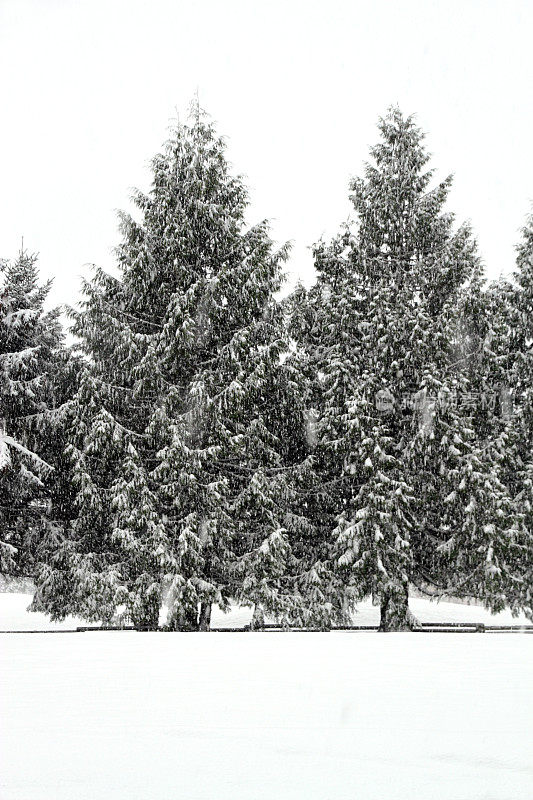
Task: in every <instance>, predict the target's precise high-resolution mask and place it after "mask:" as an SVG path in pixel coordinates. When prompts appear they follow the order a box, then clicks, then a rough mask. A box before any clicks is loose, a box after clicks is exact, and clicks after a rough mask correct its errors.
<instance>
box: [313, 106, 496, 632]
mask: <svg viewBox="0 0 533 800" xmlns="http://www.w3.org/2000/svg"><path fill="white" fill-rule="evenodd" d="M379 128H380V132H381V136H382V141H381V142H380V144H378V145H377V146H376V147H374V148H372V150H371V154H372V157H373V163H371V164H369V165H367V167H366V171H365V176H364V178H359V179H356V180H355V181H353V183H352V192H353V194H352V202H353V204H354V207H355V210H356V212H357V227H356V228H355V230H353V231H352V230H351V229H350V227H346V228H345V230H344V231H343V232H342V233H341V235H340V236H339V237H338V238H337V239H336V240H334V241H333V242H332V244H331V245H326V244H324V243H321V244H320V245H318V246H317V248H316V249H315V263H316V267H317V271H318V280H317V284H316V286H315V287H314V288H313V289H312V290H311V292H310V293H309V298H308V305H309V308H310V310H309V311H308V312H306V314H305V315H304V317H306V319H307V323H306V326H307V329H306V333H305V335H304V336H303V338H302V341H303V343H304V346H305V348H306V350H307V351H308V353H310V356H309V357H310V358H311V359H312V360H314V362H315V363H316V368H317V373H318V375H319V376H320V377H319V384H320V385H319V387H318V396H319V397H320V398H321V400H320V408H319V422H318V426H317V430H318V441H317V448H316V452H315V464H316V467H317V469H316V480H317V485H318V487H319V488H320V489H321V490H322V496H323V503H322V507H323V512H324V516H323V524H324V527H323V535H324V539H325V541H326V542H327V543H328V545H327V546H328V552H329V562H328V563H329V581H330V592H331V596H332V598H333V599H334V602H335V599H336V602H337V605H338V606H339V610H340V611H344V612H347V611H350V610H351V609H353V607H354V604H355V603H356V601H357V600H358V599H360V598H362V597H363V596H365V595H368V594H371V595H372V596H373V597H374V599H375V601H376V602H378V603H379V604H380V606H381V627H382V629H384V630H387V629H391V628H393V629H399V628H404V627H411V626H412V625H414V624H415V622H414V620H413V619H412V616H411V615H410V613H409V609H408V587H409V583H411V582H413V583H420V584H423V583H428V582H429V583H430V584H434V583H435V582H437V583H438V582H440V580H442V579H443V576H445V575H447V573H448V572H449V570H450V568H451V567H450V565H451V561H450V560H449V552H446V543H447V542H448V543H449V542H450V531H451V530H452V529H453V531H454V533H455V535H456V539H454V543H455V544H456V545H457V547H460V548H462V549H464V548H467V547H468V544H467V541H466V540H467V537H468V535H469V534H467V533H466V531H467V530H468V531H470V532H471V528H472V526H473V527H474V528H475V529H476V530H477V526H478V525H481V527H483V520H482V517H483V514H482V513H481V511H480V509H483V504H482V495H483V492H488V491H489V490H488V489H487V488H485V484H484V479H485V478H486V477H487V475H488V473H489V472H490V470H489V469H488V465H487V464H483V463H477V461H476V457H477V456H476V453H477V451H476V440H475V435H474V432H473V431H472V430H471V425H470V424H469V415H468V413H466V414H465V412H464V409H462V408H459V407H458V406H457V404H456V403H455V402H453V398H454V397H456V396H457V394H458V393H459V394H461V393H464V392H465V391H466V389H467V387H468V381H467V374H466V370H464V369H463V367H462V366H459V364H458V363H456V360H455V359H454V354H456V353H457V348H458V339H459V337H458V333H457V332H458V325H459V317H458V306H459V305H460V303H459V301H460V299H461V293H462V292H464V291H469V289H468V287H469V286H474V284H475V283H476V281H477V280H479V274H480V265H479V260H478V258H477V256H476V252H475V244H474V242H473V241H472V238H471V234H470V231H469V229H468V227H466V226H463V227H461V228H459V229H458V230H457V231H456V232H454V230H453V221H454V220H453V215H451V214H450V213H447V212H444V211H443V206H444V203H445V201H446V199H447V195H448V192H449V188H450V185H451V179H450V178H447V179H446V180H444V181H443V182H441V183H440V184H438V185H437V186H436V187H434V188H431V179H432V174H433V173H432V171H431V170H427V169H425V167H426V164H427V162H428V159H429V156H428V155H427V153H426V151H425V149H424V147H423V135H422V133H421V132H420V130H419V129H418V128H417V127H416V125H415V124H414V122H413V120H412V118H407V119H405V118H404V117H402V115H401V114H400V112H399V111H398V110H396V109H392V110H391V111H390V112H389V114H388V116H387V117H386V118H385V119H383V120H381V122H380V125H379ZM309 320H311V322H309ZM473 463H475V464H476V470H475V474H476V479H475V481H474V483H469V482H468V481H467V482H465V484H464V488H463V489H462V490H461V492H462V494H461V495H460V496H459V495H458V494H457V495H455V497H453V496H450V495H451V494H452V493H451V491H450V489H449V487H448V483H449V482H450V481H451V482H452V483H454V484H455V482H456V481H457V482H458V483H459V484H461V482H462V481H463V478H464V476H465V475H469V474H470V472H471V470H472V468H473V466H472V465H473ZM481 487H483V488H481ZM474 495H475V498H476V500H475V502H474V503H473V504H470V500H471V499H472V497H473V496H474ZM446 498H448V506H447V508H449V509H450V508H452V507H453V520H448V519H446V518H444V517H443V515H442V509H443V507H444V500H445V499H446ZM452 500H455V501H456V502H452ZM468 508H470V511H468V510H467V509H468ZM474 508H475V509H476V510H475V513H474V510H473V509H474ZM456 564H457V561H456ZM444 582H446V577H444ZM339 593H340V596H341V597H342V600H339Z"/></svg>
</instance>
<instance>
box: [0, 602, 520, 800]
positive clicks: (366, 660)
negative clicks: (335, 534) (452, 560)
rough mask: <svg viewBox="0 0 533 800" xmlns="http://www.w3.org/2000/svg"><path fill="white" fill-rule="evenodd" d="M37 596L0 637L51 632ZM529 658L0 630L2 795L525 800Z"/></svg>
mask: <svg viewBox="0 0 533 800" xmlns="http://www.w3.org/2000/svg"><path fill="white" fill-rule="evenodd" d="M29 600H30V597H29V596H27V595H26V596H23V595H12V594H1V595H0V628H3V629H6V628H12V627H15V628H18V629H23V628H26V629H28V628H39V627H41V625H42V623H43V620H42V619H39V617H38V616H37V615H29V614H26V613H25V611H24V608H25V606H26V605H27V603H28V602H29ZM412 606H413V610H414V611H415V613H417V614H418V615H419V617H421V618H422V619H423V620H424V621H430V620H436V619H437V618H438V619H440V620H447V621H452V620H454V619H455V620H458V619H459V620H461V619H462V620H465V621H480V622H483V621H485V622H489V621H494V622H496V621H497V622H504V623H505V622H511V621H512V620H511V619H510V618H505V617H503V618H502V617H501V616H500V617H498V618H490V617H488V615H486V613H485V612H483V611H482V610H481V609H479V608H476V607H468V606H454V605H452V604H440V605H433V604H431V605H430V604H428V603H427V602H426V601H424V600H416V599H415V600H413V601H412ZM375 611H376V610H375V609H372V608H368V607H365V608H364V609H363V610H362V612H361V614H360V616H359V617H358V619H357V622H360V623H361V624H371V623H372V622H373V621H374V620H375V616H374V617H373V616H372V615H373V614H374V615H375ZM236 613H237V612H236ZM237 616H238V619H236V618H234V619H232V620H231V622H232V624H233V623H234V622H238V623H240V622H241V621H242V619H243V618H244V614H243V613H242V612H239V614H238V615H237ZM27 617H29V620H28V619H27ZM217 622H218V620H217ZM221 622H224V623H227V622H228V619H227V618H226V617H223V618H222V620H221ZM70 624H72V621H71V622H70ZM67 626H68V623H67ZM532 656H533V637H532V636H529V635H522V634H516V635H514V634H511V635H509V634H490V635H487V634H469V635H464V634H427V635H421V634H385V635H384V634H378V633H347V632H338V633H309V634H298V633H247V634H228V635H226V634H210V635H205V634H204V635H195V634H165V633H134V632H123V633H115V632H102V633H85V634H65V635H57V636H50V635H48V634H31V635H30V634H19V635H11V634H3V635H0V659H1V660H0V798H1V800H107V799H108V798H109V800H178V799H179V800H181V798H183V800H359V799H361V800H400V799H401V800H474V798H475V799H476V800H526V798H527V800H530V798H531V797H533V769H532V766H531V761H532V758H531V757H532V755H533V753H532V747H531V741H532V736H531V720H532V719H533V703H532V691H531V684H532V681H531V678H532V675H531V664H532V663H533V659H532Z"/></svg>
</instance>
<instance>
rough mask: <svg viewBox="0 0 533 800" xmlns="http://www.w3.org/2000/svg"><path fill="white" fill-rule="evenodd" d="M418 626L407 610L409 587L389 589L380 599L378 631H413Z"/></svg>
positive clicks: (404, 584)
mask: <svg viewBox="0 0 533 800" xmlns="http://www.w3.org/2000/svg"><path fill="white" fill-rule="evenodd" d="M418 627H420V626H419V623H418V620H416V619H415V617H414V616H413V614H412V613H411V611H410V609H409V586H408V584H407V583H402V584H400V585H399V586H398V587H394V588H389V589H387V590H386V591H385V593H384V594H383V595H382V598H381V619H380V624H379V630H380V631H413V630H416V629H417V628H418Z"/></svg>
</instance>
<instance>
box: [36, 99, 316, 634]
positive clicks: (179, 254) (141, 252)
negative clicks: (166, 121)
mask: <svg viewBox="0 0 533 800" xmlns="http://www.w3.org/2000/svg"><path fill="white" fill-rule="evenodd" d="M134 204H135V207H136V211H137V218H135V219H134V218H133V217H131V216H128V215H122V233H123V240H122V243H121V244H120V246H119V248H118V251H117V254H118V263H119V269H120V273H119V276H118V277H117V278H114V277H111V276H109V275H107V274H105V273H104V272H103V271H101V270H99V271H97V272H96V274H95V277H94V280H93V281H92V282H90V283H88V284H87V285H86V287H85V290H86V299H85V303H84V306H83V308H82V310H81V312H80V313H79V314H77V315H76V324H75V332H76V333H77V335H78V336H80V337H81V340H82V346H83V349H84V351H85V353H86V355H87V356H88V359H89V363H88V366H87V370H86V374H85V377H84V378H83V380H82V383H81V386H80V390H79V392H78V396H77V402H76V408H77V411H76V415H75V419H74V420H73V425H72V438H71V446H70V452H71V457H72V461H73V477H74V481H75V484H76V487H77V499H76V504H77V519H76V520H75V522H74V524H73V526H72V531H71V536H70V537H68V539H67V540H65V542H64V543H63V544H62V546H61V547H59V548H58V549H57V550H56V552H55V554H54V556H53V558H51V559H50V561H49V563H48V564H47V565H45V566H44V567H43V570H42V572H41V575H40V581H39V587H38V599H37V605H38V606H39V607H41V608H45V609H47V610H49V611H51V612H52V613H53V614H54V615H55V616H63V615H64V614H66V613H68V612H73V613H74V612H75V613H78V614H81V615H83V616H85V617H86V618H88V619H95V620H96V619H101V620H104V621H109V620H111V619H113V618H117V614H118V615H119V616H120V614H121V613H122V614H123V616H122V618H123V619H124V618H125V617H127V618H129V619H131V620H132V621H133V622H134V624H136V625H142V626H148V627H155V626H157V624H158V618H159V614H160V609H161V606H162V604H163V603H164V604H165V606H166V607H167V609H168V615H167V619H166V624H167V625H168V626H169V627H171V628H173V629H179V628H198V627H202V628H207V627H208V626H209V619H210V610H211V605H212V604H213V603H214V602H216V603H218V604H220V605H221V606H222V607H223V608H226V607H227V606H228V603H229V600H230V598H235V599H236V600H237V601H241V602H245V603H249V604H251V605H254V607H255V619H256V621H260V620H261V619H262V616H263V614H264V613H273V614H276V615H277V616H280V617H283V618H293V617H294V614H297V613H298V611H297V608H298V605H299V604H298V598H297V591H296V590H295V588H294V581H292V582H291V580H290V579H289V576H290V574H291V572H292V571H293V566H294V561H295V559H296V558H297V556H295V555H294V554H293V551H292V543H291V538H293V537H294V536H295V535H296V533H295V531H296V528H297V525H298V519H299V518H298V515H297V514H295V513H293V511H292V508H291V491H292V490H291V488H290V487H291V484H290V483H289V482H288V480H287V479H286V476H287V474H288V473H289V472H290V471H292V472H294V470H297V469H298V462H299V460H301V458H302V453H301V452H300V450H299V446H298V444H297V443H296V444H294V445H292V444H291V447H288V446H287V443H286V441H284V435H283V434H284V426H285V427H287V426H288V427H290V428H291V429H292V428H294V429H296V430H300V431H302V434H301V438H302V440H303V438H304V425H303V407H302V406H301V404H299V402H298V398H297V393H296V384H297V380H296V378H295V375H294V374H293V373H292V372H291V370H290V367H289V365H286V366H285V365H284V364H283V363H282V356H283V354H284V352H285V351H286V349H287V346H288V345H287V341H286V335H285V326H284V319H283V309H282V307H281V306H280V305H278V304H277V303H276V301H275V299H274V294H275V293H276V292H277V291H278V290H279V288H280V286H281V283H282V273H281V269H282V264H283V262H284V260H285V257H286V254H287V247H282V248H281V250H279V251H277V252H276V251H275V250H274V247H273V243H272V241H271V239H270V237H269V235H268V227H267V225H266V223H264V222H263V223H260V224H259V225H256V226H254V227H252V228H247V227H246V225H245V213H246V209H247V204H248V199H247V192H246V190H245V188H244V186H243V183H242V181H241V180H240V179H239V178H237V177H234V176H232V175H231V173H230V170H229V167H228V163H227V160H226V155H225V146H224V143H223V141H222V140H221V139H219V138H218V137H217V136H216V135H215V132H214V129H213V126H212V124H211V123H210V122H209V121H207V120H206V119H205V117H204V116H203V114H202V113H201V112H200V110H199V109H198V108H195V109H194V110H193V115H192V119H191V122H190V124H180V125H177V126H176V127H175V128H174V129H173V130H172V133H171V136H170V139H169V141H168V142H167V145H166V147H165V150H164V152H163V153H161V154H160V155H158V156H156V157H155V158H154V159H153V161H152V185H151V189H150V191H149V192H148V193H147V194H144V193H142V192H137V193H136V194H135V196H134ZM284 415H289V416H290V418H291V423H290V424H289V423H287V421H285V422H284V421H283V417H284ZM291 615H292V617H291Z"/></svg>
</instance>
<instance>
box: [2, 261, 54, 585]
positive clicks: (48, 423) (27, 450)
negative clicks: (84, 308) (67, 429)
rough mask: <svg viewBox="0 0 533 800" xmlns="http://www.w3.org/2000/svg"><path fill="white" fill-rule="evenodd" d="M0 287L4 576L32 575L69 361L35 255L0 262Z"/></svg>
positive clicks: (46, 521)
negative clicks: (50, 309)
mask: <svg viewBox="0 0 533 800" xmlns="http://www.w3.org/2000/svg"><path fill="white" fill-rule="evenodd" d="M2 277H3V282H2V285H1V287H0V522H1V524H0V527H1V529H2V537H1V538H2V541H1V542H0V571H1V572H3V573H9V574H15V575H26V576H28V575H31V574H32V573H33V570H34V565H35V560H36V558H37V557H38V550H39V547H40V546H41V543H42V540H43V538H46V535H47V530H48V528H49V525H50V515H49V506H50V503H51V496H52V494H54V496H57V491H55V490H54V489H53V488H52V487H53V486H56V487H59V484H60V481H61V477H60V476H58V475H54V465H55V466H57V464H56V463H55V461H56V455H57V449H56V444H55V438H56V436H57V435H58V434H59V431H60V428H61V415H62V410H63V406H64V400H66V398H65V397H63V396H62V392H61V388H60V387H61V381H62V375H63V374H64V372H65V361H66V360H68V357H67V355H66V351H65V350H64V347H63V338H62V331H61V326H60V323H59V312H58V310H53V311H48V312H47V311H45V301H46V298H47V295H48V292H49V289H50V283H46V284H44V285H40V284H39V278H38V269H37V256H35V255H30V254H29V253H28V252H27V251H25V250H21V251H20V253H19V254H18V257H17V258H16V259H15V260H14V261H12V262H4V263H3V264H2Z"/></svg>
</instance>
